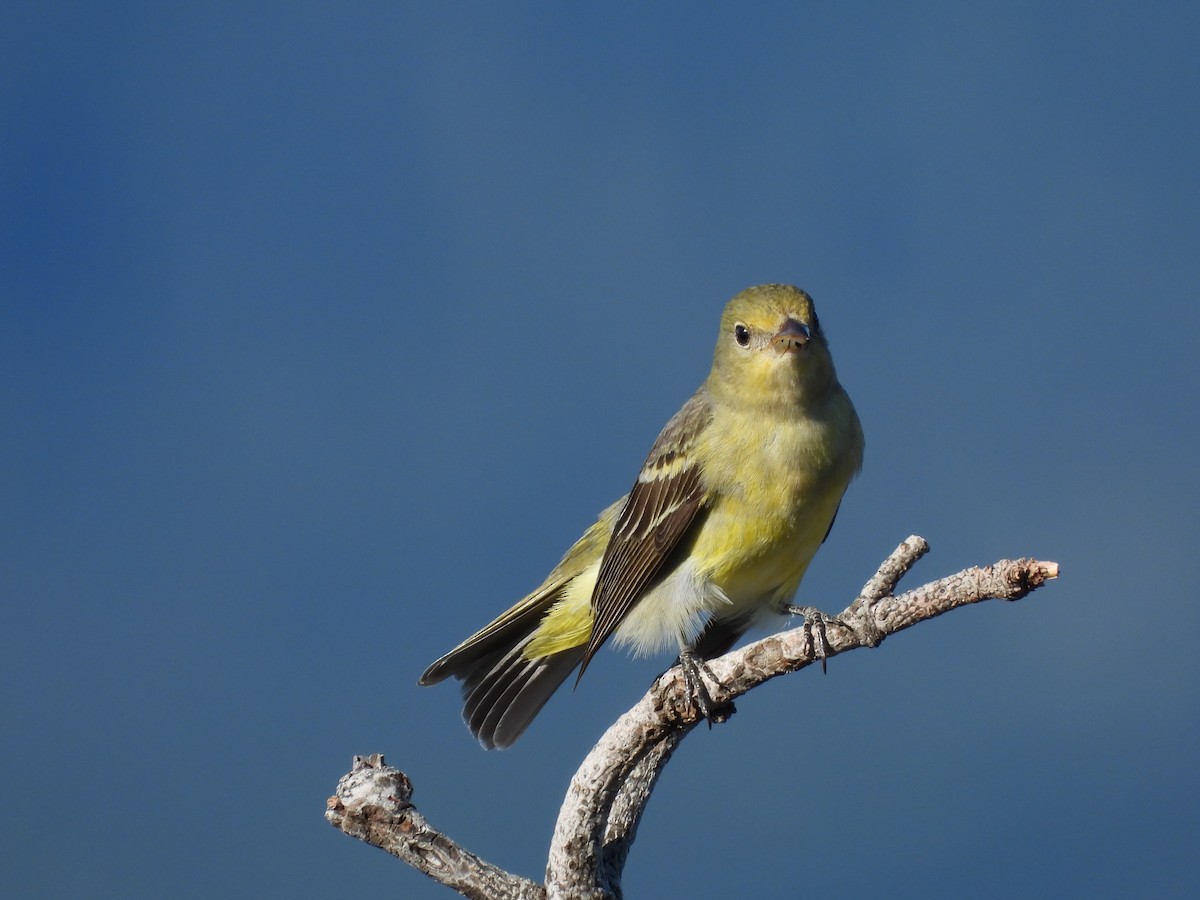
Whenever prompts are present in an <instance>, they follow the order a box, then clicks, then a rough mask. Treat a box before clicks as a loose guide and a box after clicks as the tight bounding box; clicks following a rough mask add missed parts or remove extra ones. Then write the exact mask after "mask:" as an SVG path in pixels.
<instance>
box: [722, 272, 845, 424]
mask: <svg viewBox="0 0 1200 900" xmlns="http://www.w3.org/2000/svg"><path fill="white" fill-rule="evenodd" d="M836 384H837V376H836V374H835V373H834V369H833V359H832V358H831V357H830V355H829V346H828V344H826V342H825V336H824V334H823V333H822V332H821V328H820V324H819V323H818V322H817V312H816V309H815V308H814V307H813V302H812V298H811V297H810V296H808V294H806V293H804V291H802V290H800V289H799V288H795V287H792V286H791V285H787V284H763V285H758V286H757V287H751V288H746V290H744V291H742V292H741V293H740V294H738V295H737V296H736V297H734V298H733V299H732V300H730V301H729V303H728V305H726V307H725V312H724V313H723V314H722V315H721V332H720V334H718V335H717V350H716V353H715V355H714V357H713V370H712V374H711V375H710V376H709V389H710V390H712V391H714V392H718V393H720V394H721V395H722V396H725V397H729V398H731V399H735V400H737V401H738V402H740V403H742V404H749V405H759V404H761V405H764V406H770V405H776V404H783V405H793V404H796V403H803V402H805V401H806V400H813V399H816V398H818V397H819V396H821V395H822V392H827V391H829V390H830V389H831V388H832V387H833V386H834V385H836Z"/></svg>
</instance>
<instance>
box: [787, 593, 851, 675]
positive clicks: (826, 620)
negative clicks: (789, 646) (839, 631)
mask: <svg viewBox="0 0 1200 900" xmlns="http://www.w3.org/2000/svg"><path fill="white" fill-rule="evenodd" d="M783 611H784V612H785V613H788V614H789V615H793V616H803V617H804V634H805V637H806V638H807V639H808V643H809V646H810V647H811V648H812V652H813V656H814V657H816V658H817V659H819V660H820V661H821V672H822V674H824V673H825V672H826V665H825V661H826V660H827V659H828V658H829V641H828V639H827V638H826V635H825V628H826V627H827V626H829V625H836V626H838V627H839V628H849V627H850V626H848V625H847V624H846V623H845V622H843V621H842V620H841V619H839V618H838V617H837V616H831V615H829V614H828V613H824V612H821V610H819V609H817V608H816V607H815V606H792V605H790V604H789V605H788V606H785V607H784V610H783Z"/></svg>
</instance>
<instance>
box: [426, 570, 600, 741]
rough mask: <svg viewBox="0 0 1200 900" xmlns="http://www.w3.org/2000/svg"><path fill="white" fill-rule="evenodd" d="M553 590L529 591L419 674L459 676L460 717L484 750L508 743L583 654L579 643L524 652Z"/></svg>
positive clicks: (428, 679)
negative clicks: (536, 654) (550, 650)
mask: <svg viewBox="0 0 1200 900" xmlns="http://www.w3.org/2000/svg"><path fill="white" fill-rule="evenodd" d="M556 587H559V588H561V585H558V586H556ZM557 596H558V590H541V591H537V592H535V593H534V594H531V595H530V596H529V597H527V598H525V600H523V601H522V602H521V603H518V604H517V605H516V606H514V607H513V608H512V609H511V610H509V611H508V612H507V613H505V614H504V615H503V616H501V617H500V618H499V619H497V620H496V621H494V622H492V623H491V624H489V625H488V626H487V627H486V628H484V629H483V630H482V631H480V632H478V633H477V634H474V635H472V636H471V637H469V638H467V640H465V641H463V643H461V644H460V645H459V646H457V647H455V648H454V649H453V650H451V651H450V652H449V653H447V654H446V655H445V656H443V657H442V658H441V659H439V660H438V661H437V662H435V663H434V664H433V665H431V666H430V667H429V668H428V669H426V670H425V674H424V675H422V676H421V680H420V684H435V683H437V682H439V681H441V680H442V679H444V678H446V677H448V676H453V677H455V678H457V679H459V680H460V681H462V683H463V685H462V692H463V719H464V720H465V721H466V723H467V727H468V728H470V729H471V733H472V734H473V735H475V737H477V738H478V739H479V743H481V744H483V746H484V747H486V748H487V749H489V750H492V749H494V748H504V747H511V746H512V745H513V743H514V742H515V741H516V740H517V738H519V737H520V736H521V734H522V733H523V732H524V731H525V729H526V728H528V727H529V723H530V722H532V721H533V718H534V716H536V715H537V714H538V712H539V711H540V710H541V708H542V707H543V706H545V705H546V701H547V700H549V699H550V695H551V694H553V693H554V692H555V691H556V690H557V689H558V687H559V685H561V684H562V683H563V682H564V681H566V679H567V676H568V675H570V674H571V671H572V670H573V669H574V668H575V667H576V666H577V665H579V661H580V660H581V659H583V652H584V648H583V647H582V646H580V647H570V648H567V649H565V650H561V651H559V652H557V653H551V654H549V655H547V656H541V657H537V658H535V659H527V658H526V656H525V652H524V651H525V647H526V646H528V644H529V642H530V641H531V640H533V636H534V633H535V632H536V631H537V628H538V625H540V624H541V622H542V618H543V617H544V616H545V614H546V613H547V612H548V611H549V609H550V607H551V606H552V605H553V603H554V601H555V599H557Z"/></svg>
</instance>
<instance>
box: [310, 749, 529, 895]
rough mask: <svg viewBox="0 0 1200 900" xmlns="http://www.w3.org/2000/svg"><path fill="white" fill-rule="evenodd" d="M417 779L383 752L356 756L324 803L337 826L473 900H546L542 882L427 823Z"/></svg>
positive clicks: (326, 816)
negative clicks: (416, 800) (418, 803)
mask: <svg viewBox="0 0 1200 900" xmlns="http://www.w3.org/2000/svg"><path fill="white" fill-rule="evenodd" d="M412 793H413V792H412V782H410V781H409V780H408V776H407V775H405V774H404V773H403V772H401V771H400V770H399V769H393V768H392V767H391V766H387V765H384V762H383V756H382V754H378V753H376V754H374V755H372V756H365V757H364V756H356V757H354V767H353V768H352V769H351V770H350V773H349V774H348V775H343V776H342V778H341V780H340V781H339V782H338V786H337V792H336V793H335V794H334V795H333V796H332V797H330V798H329V801H328V802H327V803H326V804H325V819H326V821H328V822H329V824H330V825H332V826H333V827H334V828H340V829H341V830H342V831H343V832H345V833H346V834H348V835H350V837H356V838H358V839H359V840H360V841H366V842H367V843H368V844H371V845H372V846H374V847H378V848H379V849H381V850H386V851H387V852H388V853H390V854H392V855H393V856H395V857H398V858H399V859H402V860H404V861H405V862H406V863H408V864H409V865H410V866H412V867H413V868H415V869H418V870H419V871H421V872H424V873H425V874H426V875H428V876H429V877H430V878H432V879H434V880H435V881H440V882H441V883H442V884H444V885H446V886H447V887H452V888H454V889H455V890H456V891H458V892H459V893H460V894H462V895H463V896H464V897H471V898H473V900H545V897H546V889H545V888H544V887H542V886H541V885H540V884H537V883H535V882H532V881H530V880H529V879H528V878H521V877H519V876H517V875H511V874H509V873H508V872H505V871H504V870H503V869H498V868H496V867H495V866H493V865H491V864H490V863H486V862H484V861H483V860H481V859H480V858H479V857H478V856H476V855H475V854H474V853H471V852H470V851H469V850H464V849H463V848H462V847H460V846H459V845H458V844H456V843H455V842H454V841H452V840H450V838H448V837H446V836H445V835H444V834H441V833H440V832H438V831H435V830H434V829H433V828H430V827H429V823H428V822H426V821H425V817H424V816H422V815H421V814H420V813H419V812H417V810H416V807H414V806H413V805H412V803H411V802H410V801H411V800H412Z"/></svg>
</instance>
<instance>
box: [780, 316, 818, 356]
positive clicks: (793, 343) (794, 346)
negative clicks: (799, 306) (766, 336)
mask: <svg viewBox="0 0 1200 900" xmlns="http://www.w3.org/2000/svg"><path fill="white" fill-rule="evenodd" d="M811 337H812V335H811V334H809V331H808V326H807V325H805V324H804V323H803V322H797V321H796V320H795V319H784V320H783V325H781V326H780V328H779V330H778V331H777V332H775V335H774V336H773V337H772V338H771V346H772V347H773V348H775V352H776V353H778V354H779V355H781V356H782V355H783V354H785V353H799V352H800V351H801V350H803V349H804V348H805V346H807V345H808V342H809V339H810V338H811Z"/></svg>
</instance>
